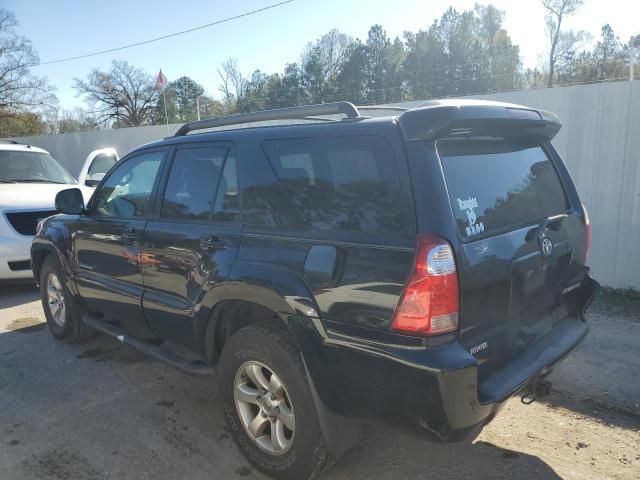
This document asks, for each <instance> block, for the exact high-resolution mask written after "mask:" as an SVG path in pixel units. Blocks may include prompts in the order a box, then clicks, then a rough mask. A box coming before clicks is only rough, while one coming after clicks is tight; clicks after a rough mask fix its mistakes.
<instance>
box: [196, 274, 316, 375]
mask: <svg viewBox="0 0 640 480" xmlns="http://www.w3.org/2000/svg"><path fill="white" fill-rule="evenodd" d="M212 295H215V296H216V297H218V298H216V299H215V300H214V301H207V300H206V299H205V301H204V302H203V303H204V304H207V306H208V308H207V309H206V312H205V315H204V316H203V315H201V317H202V318H201V319H200V320H199V321H198V324H197V325H196V335H197V337H198V339H199V343H200V345H199V349H200V351H201V353H202V354H203V355H204V356H205V358H206V359H207V361H208V362H209V363H210V364H212V365H215V364H216V363H217V361H218V357H219V355H220V352H221V351H222V348H223V347H224V344H225V342H226V340H227V339H228V338H230V337H231V335H233V333H235V332H236V331H238V330H239V329H241V328H243V327H245V326H248V325H251V324H254V323H258V322H263V323H268V324H270V325H272V326H274V327H276V328H278V329H279V330H281V331H282V332H283V333H285V334H287V335H288V336H289V337H290V338H291V339H292V340H293V341H294V342H295V343H296V344H297V345H298V346H299V347H300V341H301V339H300V338H299V337H300V332H301V330H300V327H304V326H305V325H306V326H308V325H313V322H312V321H311V319H313V318H317V316H318V313H317V312H318V307H317V305H316V303H315V300H314V297H313V294H312V293H311V291H310V290H309V288H308V286H307V285H306V282H305V281H304V280H303V279H302V277H300V276H299V275H297V274H296V273H295V272H293V271H291V270H288V269H286V268H283V267H278V266H274V265H269V264H265V263H261V262H237V263H236V264H234V266H233V267H232V269H231V272H230V274H229V279H228V281H227V290H226V295H225V296H224V298H221V296H220V295H219V294H212ZM216 300H217V301H216ZM300 350H301V351H302V348H301V349H300Z"/></svg>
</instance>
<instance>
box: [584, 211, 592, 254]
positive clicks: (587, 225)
mask: <svg viewBox="0 0 640 480" xmlns="http://www.w3.org/2000/svg"><path fill="white" fill-rule="evenodd" d="M582 211H583V212H584V226H585V233H586V238H585V252H584V263H587V260H588V259H589V249H590V248H591V219H590V218H589V212H588V211H587V207H585V206H584V205H582Z"/></svg>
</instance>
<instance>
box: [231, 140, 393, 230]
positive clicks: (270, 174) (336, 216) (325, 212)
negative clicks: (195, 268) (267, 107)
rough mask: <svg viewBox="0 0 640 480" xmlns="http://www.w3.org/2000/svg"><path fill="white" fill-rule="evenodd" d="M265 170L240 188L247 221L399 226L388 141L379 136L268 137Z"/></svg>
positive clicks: (298, 225) (337, 227)
mask: <svg viewBox="0 0 640 480" xmlns="http://www.w3.org/2000/svg"><path fill="white" fill-rule="evenodd" d="M263 146H264V150H265V152H266V154H267V157H268V159H269V162H270V164H271V167H272V168H270V169H260V167H259V166H257V168H256V169H255V171H254V172H252V173H253V175H254V177H259V178H256V184H255V185H253V186H250V187H249V188H247V189H246V190H245V192H244V193H243V202H244V203H243V205H244V211H245V213H246V218H247V220H246V221H247V222H248V223H254V224H260V225H269V226H276V227H280V228H291V229H308V228H313V229H322V230H349V231H358V232H369V233H399V231H400V230H401V229H402V227H403V225H404V207H403V204H402V200H401V199H402V198H403V197H402V195H401V192H400V182H399V178H398V172H397V167H396V163H395V158H394V155H393V151H392V150H391V146H390V145H389V144H388V143H387V141H386V140H385V139H383V138H380V137H364V136H359V137H332V138H331V137H329V138H302V139H284V140H269V141H266V142H264V145H263Z"/></svg>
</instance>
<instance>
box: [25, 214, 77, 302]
mask: <svg viewBox="0 0 640 480" xmlns="http://www.w3.org/2000/svg"><path fill="white" fill-rule="evenodd" d="M65 217H66V216H63V215H54V216H53V217H49V218H47V219H45V220H44V222H43V226H42V229H41V230H40V232H39V233H38V235H36V236H35V237H34V239H33V242H32V243H31V270H32V271H33V276H34V278H35V279H36V283H37V282H38V281H39V279H40V268H41V267H42V262H43V261H44V259H45V257H46V256H47V255H55V256H56V258H57V259H58V262H59V263H60V265H62V268H63V270H64V272H65V277H66V279H67V280H66V281H67V288H68V289H69V290H70V291H71V292H72V293H73V294H74V295H77V294H78V291H77V288H76V284H75V281H74V278H75V275H74V272H73V268H72V263H71V262H72V258H73V257H72V255H73V240H72V235H71V232H70V230H69V228H68V226H67V225H66V223H65V222H64V218H65Z"/></svg>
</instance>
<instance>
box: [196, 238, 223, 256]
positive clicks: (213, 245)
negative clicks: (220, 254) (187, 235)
mask: <svg viewBox="0 0 640 480" xmlns="http://www.w3.org/2000/svg"><path fill="white" fill-rule="evenodd" d="M225 248H227V244H226V242H224V241H222V240H220V237H218V236H217V235H203V236H202V237H200V249H201V250H204V251H205V252H207V251H210V250H223V249H225Z"/></svg>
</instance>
